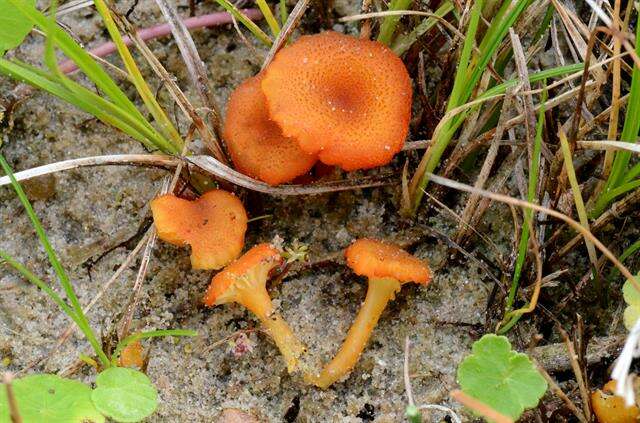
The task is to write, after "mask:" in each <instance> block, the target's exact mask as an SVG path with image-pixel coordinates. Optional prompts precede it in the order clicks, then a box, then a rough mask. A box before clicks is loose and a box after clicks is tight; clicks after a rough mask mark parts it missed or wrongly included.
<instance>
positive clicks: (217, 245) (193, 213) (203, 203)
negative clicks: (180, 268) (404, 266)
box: [151, 189, 247, 269]
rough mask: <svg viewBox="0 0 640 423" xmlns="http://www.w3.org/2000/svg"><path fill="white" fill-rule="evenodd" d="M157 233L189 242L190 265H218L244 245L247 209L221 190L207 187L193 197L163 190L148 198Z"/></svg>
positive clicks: (177, 241)
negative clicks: (167, 192) (150, 198)
mask: <svg viewBox="0 0 640 423" xmlns="http://www.w3.org/2000/svg"><path fill="white" fill-rule="evenodd" d="M151 211H152V213H153V221H154V223H155V225H156V230H157V231H158V237H159V238H160V239H161V240H163V241H166V242H169V243H171V244H174V245H179V246H184V245H190V246H191V266H192V267H193V268H194V269H220V268H222V267H224V266H225V265H226V264H227V263H229V262H231V261H232V260H234V259H235V258H236V257H238V256H239V255H240V253H241V252H242V248H243V247H244V234H245V232H246V230H247V213H246V211H245V209H244V206H243V205H242V202H241V201H240V200H239V199H238V198H237V197H236V196H235V195H233V194H231V193H229V192H227V191H223V190H218V189H215V190H211V191H208V192H207V193H205V194H204V195H203V196H201V197H200V198H198V199H197V200H195V201H188V200H184V199H182V198H178V197H176V196H175V195H173V194H167V195H163V196H160V197H158V198H156V199H154V200H153V201H152V202H151Z"/></svg>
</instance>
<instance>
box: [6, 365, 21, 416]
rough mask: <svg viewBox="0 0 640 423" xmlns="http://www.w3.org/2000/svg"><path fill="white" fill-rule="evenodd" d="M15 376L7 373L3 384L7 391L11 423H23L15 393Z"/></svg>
mask: <svg viewBox="0 0 640 423" xmlns="http://www.w3.org/2000/svg"><path fill="white" fill-rule="evenodd" d="M12 382H13V375H11V373H8V372H7V373H5V374H4V376H3V378H2V383H3V384H4V387H5V389H6V390H7V402H8V403H9V418H10V419H11V423H22V417H21V416H20V412H19V411H18V403H17V401H16V396H15V394H14V393H13V385H12Z"/></svg>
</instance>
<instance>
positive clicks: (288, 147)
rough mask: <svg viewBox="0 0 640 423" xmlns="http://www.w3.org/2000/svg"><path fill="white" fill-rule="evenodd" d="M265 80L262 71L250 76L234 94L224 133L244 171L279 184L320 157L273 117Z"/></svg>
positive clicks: (236, 160)
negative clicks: (263, 86) (286, 132)
mask: <svg viewBox="0 0 640 423" xmlns="http://www.w3.org/2000/svg"><path fill="white" fill-rule="evenodd" d="M261 81H262V74H260V75H258V76H255V77H253V78H249V79H247V80H246V81H244V82H243V83H242V84H240V85H239V86H238V87H237V88H236V89H235V91H234V92H233V93H232V94H231V97H230V99H229V103H228V105H227V116H226V119H225V123H224V129H223V133H222V136H223V138H224V140H225V141H226V143H227V147H228V149H229V154H230V155H231V160H233V164H234V165H235V166H236V168H237V169H238V170H239V171H240V172H242V173H244V174H245V175H249V176H251V177H254V178H258V179H260V180H262V181H264V182H266V183H268V184H269V185H279V184H281V183H284V182H289V181H291V180H293V179H294V178H296V177H297V176H300V175H304V174H305V173H307V172H308V171H309V170H310V169H311V168H312V167H313V165H314V164H315V163H316V161H317V160H318V158H317V155H315V154H307V153H305V152H304V151H302V150H301V149H300V147H299V146H298V143H297V142H296V141H295V140H294V139H293V138H288V137H285V136H284V135H283V134H282V130H281V129H280V127H279V126H278V125H277V124H276V123H275V122H273V121H272V120H271V119H270V118H269V111H268V109H267V104H266V99H265V97H264V94H263V93H262V89H261V87H260V82H261Z"/></svg>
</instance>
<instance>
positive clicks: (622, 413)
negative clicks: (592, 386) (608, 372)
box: [591, 380, 640, 423]
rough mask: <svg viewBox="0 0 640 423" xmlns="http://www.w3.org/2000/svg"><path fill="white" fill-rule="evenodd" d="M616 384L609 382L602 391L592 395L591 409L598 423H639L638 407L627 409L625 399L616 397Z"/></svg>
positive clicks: (639, 412)
mask: <svg viewBox="0 0 640 423" xmlns="http://www.w3.org/2000/svg"><path fill="white" fill-rule="evenodd" d="M615 389H616V382H615V381H614V380H612V381H609V382H607V383H606V384H605V385H604V386H603V387H602V390H600V389H598V390H596V391H595V392H593V393H592V394H591V407H592V408H593V412H594V413H595V415H596V417H597V419H598V423H637V422H638V421H640V409H638V407H637V406H635V405H634V406H631V407H627V406H626V405H625V403H624V399H623V398H621V397H618V396H616V395H614V393H613V392H614V391H615Z"/></svg>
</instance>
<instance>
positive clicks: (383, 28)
mask: <svg viewBox="0 0 640 423" xmlns="http://www.w3.org/2000/svg"><path fill="white" fill-rule="evenodd" d="M412 1H413V0H391V2H390V3H389V10H390V11H392V10H407V9H408V8H409V6H410V5H411V2H412ZM401 17H402V16H400V15H394V16H386V17H385V18H384V19H383V21H382V25H380V34H378V41H379V42H381V43H382V44H386V45H390V44H391V40H392V39H393V34H394V33H395V32H396V28H397V26H398V22H400V18H401Z"/></svg>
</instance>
